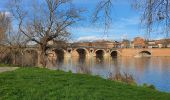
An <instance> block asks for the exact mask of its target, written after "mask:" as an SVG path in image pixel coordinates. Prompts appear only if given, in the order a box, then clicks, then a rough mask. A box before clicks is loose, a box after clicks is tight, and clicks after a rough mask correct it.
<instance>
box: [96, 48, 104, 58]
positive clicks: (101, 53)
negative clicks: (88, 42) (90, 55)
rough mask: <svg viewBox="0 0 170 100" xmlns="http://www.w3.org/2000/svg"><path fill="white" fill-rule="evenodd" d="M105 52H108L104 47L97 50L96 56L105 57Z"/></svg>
mask: <svg viewBox="0 0 170 100" xmlns="http://www.w3.org/2000/svg"><path fill="white" fill-rule="evenodd" d="M105 54H106V51H105V50H104V49H97V50H95V56H96V57H103V56H104V55H105Z"/></svg>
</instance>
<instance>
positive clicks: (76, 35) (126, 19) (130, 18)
mask: <svg viewBox="0 0 170 100" xmlns="http://www.w3.org/2000/svg"><path fill="white" fill-rule="evenodd" d="M4 1H6V0H0V11H5V9H4V8H5V7H4ZM98 1H99V0H73V4H75V6H77V7H80V8H84V9H86V12H84V14H83V18H84V20H82V21H81V22H80V23H79V24H76V25H74V26H72V27H69V31H70V32H71V33H72V35H71V40H72V41H82V40H90V41H91V40H96V39H109V40H119V41H120V40H122V39H123V38H126V39H130V40H132V39H133V38H134V37H136V36H141V37H145V31H144V29H142V28H141V27H140V15H139V13H138V12H137V11H134V10H133V9H132V8H131V4H130V2H129V1H130V0H116V1H117V2H115V3H113V8H112V15H111V17H112V23H111V27H110V29H109V30H108V32H107V34H104V26H103V25H102V24H101V23H98V24H92V23H90V19H91V16H92V13H93V11H94V9H95V6H96V4H97V2H98ZM100 22H102V21H100ZM151 37H152V38H155V39H159V38H161V36H160V35H158V34H154V35H153V34H152V35H151Z"/></svg>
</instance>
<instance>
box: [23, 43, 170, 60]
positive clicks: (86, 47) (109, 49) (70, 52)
mask: <svg viewBox="0 0 170 100" xmlns="http://www.w3.org/2000/svg"><path fill="white" fill-rule="evenodd" d="M29 49H30V50H37V49H36V48H27V49H26V50H29ZM46 53H47V54H48V56H49V57H52V58H55V59H57V58H65V57H120V56H129V57H143V56H170V48H116V47H115V43H114V42H94V43H91V42H86V43H84V42H83V43H72V44H64V43H58V44H55V45H50V46H49V49H48V50H47V52H46Z"/></svg>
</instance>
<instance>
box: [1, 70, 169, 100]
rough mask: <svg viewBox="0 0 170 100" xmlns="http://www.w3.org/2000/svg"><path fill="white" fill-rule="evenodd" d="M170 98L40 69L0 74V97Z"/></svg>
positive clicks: (65, 99) (53, 99)
mask: <svg viewBox="0 0 170 100" xmlns="http://www.w3.org/2000/svg"><path fill="white" fill-rule="evenodd" d="M6 99H9V100H18V99H21V100H23V99H24V100H25V99H26V100H45V99H46V100H47V99H48V100H57V99H58V100H170V94H168V93H162V92H158V91H156V90H152V89H148V88H144V87H137V86H131V85H127V84H124V83H118V82H113V81H110V80H105V79H102V78H99V77H97V76H90V75H82V74H72V73H66V72H62V71H53V70H48V69H40V68H20V69H17V70H15V71H12V72H4V73H0V100H6Z"/></svg>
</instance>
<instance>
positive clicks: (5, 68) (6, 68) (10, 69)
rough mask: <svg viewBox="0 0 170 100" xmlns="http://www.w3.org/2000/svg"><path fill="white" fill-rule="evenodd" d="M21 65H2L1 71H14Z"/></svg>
mask: <svg viewBox="0 0 170 100" xmlns="http://www.w3.org/2000/svg"><path fill="white" fill-rule="evenodd" d="M18 68H19V67H0V73H2V72H6V71H13V70H16V69H18Z"/></svg>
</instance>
